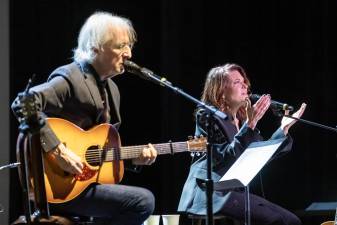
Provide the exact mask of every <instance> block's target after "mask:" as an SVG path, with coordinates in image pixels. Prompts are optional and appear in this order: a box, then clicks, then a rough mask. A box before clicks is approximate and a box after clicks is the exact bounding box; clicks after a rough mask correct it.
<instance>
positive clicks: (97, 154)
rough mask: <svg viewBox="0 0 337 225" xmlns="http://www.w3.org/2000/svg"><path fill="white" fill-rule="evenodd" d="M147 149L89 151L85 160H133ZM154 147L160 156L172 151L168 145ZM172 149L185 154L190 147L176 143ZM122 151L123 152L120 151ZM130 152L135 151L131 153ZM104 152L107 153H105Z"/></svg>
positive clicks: (141, 147) (182, 143)
mask: <svg viewBox="0 0 337 225" xmlns="http://www.w3.org/2000/svg"><path fill="white" fill-rule="evenodd" d="M145 147H147V145H141V146H128V147H120V148H107V149H104V148H103V149H101V148H98V149H88V150H87V152H86V154H85V158H86V160H87V161H88V162H91V163H94V162H101V160H102V156H103V155H104V158H105V159H104V160H106V161H110V160H118V159H127V158H133V157H137V156H139V155H140V153H141V151H142V150H143V149H144V148H145ZM154 147H155V148H156V150H157V152H158V154H163V153H167V152H170V151H171V147H170V146H169V145H168V144H167V143H164V144H155V145H154ZM172 147H173V149H174V152H177V153H178V152H183V151H186V149H187V147H188V145H187V143H186V142H175V143H172ZM119 150H121V151H119ZM128 150H133V151H129V152H128ZM104 151H106V152H105V153H104Z"/></svg>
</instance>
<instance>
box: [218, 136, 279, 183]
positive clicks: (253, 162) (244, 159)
mask: <svg viewBox="0 0 337 225" xmlns="http://www.w3.org/2000/svg"><path fill="white" fill-rule="evenodd" d="M284 140H285V138H280V139H275V140H271V141H260V142H254V143H252V144H250V145H249V146H248V148H247V149H246V150H245V151H244V152H243V153H242V154H241V156H240V157H239V158H238V159H237V160H236V161H235V163H234V164H233V165H232V167H231V168H230V169H229V170H228V171H227V173H226V174H225V175H224V176H223V177H222V178H221V179H220V181H226V180H231V179H237V180H239V181H240V182H241V183H242V184H243V185H244V186H247V185H248V184H249V183H250V181H251V180H252V179H253V178H254V177H255V176H256V174H257V173H258V172H259V171H260V170H261V169H262V167H263V166H264V165H265V164H266V163H267V162H268V161H269V159H270V158H271V157H272V156H273V155H274V153H275V152H276V151H277V149H278V148H279V147H280V145H281V144H282V143H283V141H284Z"/></svg>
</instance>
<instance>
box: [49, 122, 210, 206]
mask: <svg viewBox="0 0 337 225" xmlns="http://www.w3.org/2000/svg"><path fill="white" fill-rule="evenodd" d="M46 121H47V123H48V124H49V126H50V127H51V129H52V130H53V131H54V133H55V134H56V136H57V137H58V139H59V140H60V141H61V142H62V143H63V144H64V145H65V146H66V147H67V148H68V149H70V150H71V151H73V152H74V153H75V154H76V155H78V156H79V157H80V158H81V160H82V162H83V164H84V168H83V172H82V174H80V175H73V174H69V173H67V172H65V171H64V170H62V169H61V168H60V167H59V166H58V165H57V164H56V162H55V159H54V158H53V157H52V156H51V154H43V160H44V180H45V186H46V195H47V200H48V202H50V203H64V202H67V201H70V200H72V199H74V198H75V197H76V196H78V195H79V194H80V193H81V192H82V191H84V190H85V189H86V188H87V187H88V186H89V185H90V184H92V183H101V184H116V183H118V182H120V181H121V180H122V178H123V174H124V164H123V160H125V159H133V158H138V157H139V156H140V154H141V152H142V150H143V148H144V147H147V145H138V146H128V147H121V140H120V137H119V134H118V132H117V130H116V129H115V128H114V127H113V126H112V125H110V124H100V125H97V126H95V127H93V128H92V129H90V130H83V129H81V128H79V127H78V126H76V125H75V124H73V123H71V122H69V121H67V120H64V119H59V118H47V119H46ZM206 142H207V140H206V138H204V137H201V138H195V139H191V140H188V141H185V142H169V143H162V144H154V147H155V148H156V150H157V152H158V155H161V154H174V153H177V152H185V151H205V149H206Z"/></svg>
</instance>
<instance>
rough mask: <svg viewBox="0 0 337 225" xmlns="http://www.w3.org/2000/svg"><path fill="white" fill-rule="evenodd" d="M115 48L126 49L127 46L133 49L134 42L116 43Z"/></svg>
mask: <svg viewBox="0 0 337 225" xmlns="http://www.w3.org/2000/svg"><path fill="white" fill-rule="evenodd" d="M114 48H115V49H119V50H121V51H126V50H127V48H129V49H130V50H132V49H133V43H121V44H116V45H115V46H114Z"/></svg>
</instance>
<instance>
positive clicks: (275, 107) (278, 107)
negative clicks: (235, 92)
mask: <svg viewBox="0 0 337 225" xmlns="http://www.w3.org/2000/svg"><path fill="white" fill-rule="evenodd" d="M260 97H261V95H257V94H252V95H250V96H249V98H250V100H251V101H252V102H256V101H257V100H259V99H260ZM270 108H272V109H273V110H276V111H279V110H289V111H293V110H294V107H292V106H290V105H288V104H287V103H281V102H277V101H273V100H271V103H270Z"/></svg>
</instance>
